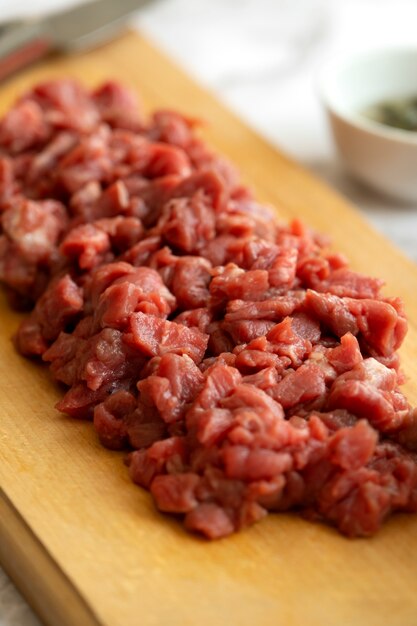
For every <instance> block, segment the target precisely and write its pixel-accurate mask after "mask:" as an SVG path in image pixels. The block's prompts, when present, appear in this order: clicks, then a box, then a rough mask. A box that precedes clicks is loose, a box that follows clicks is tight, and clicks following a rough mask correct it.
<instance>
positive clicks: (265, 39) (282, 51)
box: [0, 0, 417, 626]
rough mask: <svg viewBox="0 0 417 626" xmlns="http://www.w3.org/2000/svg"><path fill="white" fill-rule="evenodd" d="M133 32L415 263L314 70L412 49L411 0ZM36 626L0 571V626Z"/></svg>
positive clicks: (6, 4) (189, 6) (192, 0)
mask: <svg viewBox="0 0 417 626" xmlns="http://www.w3.org/2000/svg"><path fill="white" fill-rule="evenodd" d="M115 1H118V0H115ZM65 4H70V2H65V1H62V0H60V1H57V0H32V1H31V2H28V0H13V1H12V0H0V16H1V18H2V19H5V18H8V17H10V16H12V15H16V14H23V13H26V12H27V11H28V6H29V5H30V10H31V12H32V13H37V12H41V11H42V10H44V9H48V8H52V7H58V6H63V5H65ZM135 25H137V26H138V27H139V28H141V29H142V30H143V31H146V33H147V34H148V35H150V36H151V37H152V38H153V39H154V40H155V41H156V42H157V43H159V45H160V46H161V47H162V48H164V49H165V50H166V51H168V52H169V54H170V55H171V56H172V57H174V58H176V59H177V61H179V62H180V63H181V64H182V65H184V67H186V68H187V69H188V71H189V72H190V73H191V74H192V75H193V76H194V77H195V78H196V79H197V80H198V81H200V82H201V83H205V84H206V85H208V86H209V87H210V88H211V89H212V90H214V91H215V92H216V93H217V94H218V96H219V98H221V99H222V100H224V101H225V102H226V103H228V104H229V106H231V107H232V108H233V109H235V110H236V111H237V112H238V113H239V115H240V116H241V117H243V118H244V119H246V120H247V121H248V122H249V123H250V124H251V125H252V126H254V127H256V128H257V129H258V130H259V131H260V132H261V133H262V134H263V135H265V136H266V137H268V138H269V139H270V140H271V141H272V142H274V143H276V144H277V145H278V146H280V147H282V148H283V149H284V150H285V151H287V152H288V153H289V154H291V155H292V156H293V157H295V158H296V159H298V160H299V161H301V162H302V163H303V164H304V165H305V166H306V167H308V168H310V169H312V170H313V171H315V172H316V173H317V174H318V175H319V176H321V177H323V178H325V179H326V180H328V181H329V182H330V183H331V184H333V185H334V186H335V187H337V188H338V189H339V190H340V191H342V193H344V194H345V195H346V196H348V197H349V198H350V199H351V200H353V201H354V202H355V203H356V204H357V205H358V206H359V208H360V209H361V210H362V211H363V213H364V215H365V217H366V218H367V219H369V220H371V221H372V222H373V223H374V224H375V226H376V227H377V228H378V229H379V230H381V231H383V232H385V233H386V235H387V236H388V237H390V238H391V239H392V240H394V241H395V242H396V243H397V244H398V245H399V246H400V247H401V248H402V249H403V250H404V252H405V253H406V254H408V255H409V256H410V257H411V258H413V259H414V260H417V206H404V205H401V204H400V203H396V202H394V201H392V200H388V199H386V198H384V197H381V196H378V195H376V194H374V193H373V192H370V191H367V190H366V189H364V188H362V187H360V186H359V185H357V184H356V183H354V182H353V181H351V180H350V179H349V178H348V177H347V176H346V174H345V173H344V171H343V169H342V168H341V166H340V165H339V164H338V163H337V160H336V159H335V157H334V154H333V150H332V145H331V141H330V137H329V135H328V132H327V127H326V123H325V118H324V114H323V111H322V108H321V105H320V101H319V98H318V94H317V88H316V76H317V73H318V72H319V71H320V68H321V67H322V66H323V65H324V64H325V63H326V62H327V61H329V60H331V59H332V58H333V57H334V56H335V55H339V54H348V53H350V52H357V51H358V50H363V49H368V48H372V47H380V46H389V45H413V46H416V45H417V0H159V2H156V3H155V4H152V5H151V6H149V7H147V8H146V9H144V10H143V11H142V12H141V13H140V15H139V16H138V18H137V19H136V20H135ZM416 71H417V68H416ZM157 78H158V77H157V76H156V77H155V80H157ZM38 624H39V622H38V621H37V619H36V618H35V617H34V615H33V614H32V613H31V611H30V609H29V608H28V607H27V605H26V604H25V602H24V601H23V600H22V599H21V598H20V596H19V594H18V593H17V592H16V590H15V589H14V587H13V585H12V584H11V583H10V582H9V581H8V579H7V578H6V576H5V575H4V574H2V572H1V570H0V626H35V625H38ZM57 626H59V625H57Z"/></svg>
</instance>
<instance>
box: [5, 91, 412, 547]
mask: <svg viewBox="0 0 417 626" xmlns="http://www.w3.org/2000/svg"><path fill="white" fill-rule="evenodd" d="M196 126H198V122H197V121H196V120H192V119H189V118H185V117H183V116H182V115H180V114H179V113H175V112H171V111H159V112H156V113H155V114H154V115H153V117H152V118H151V120H150V121H147V120H146V119H145V118H144V116H143V115H142V113H141V111H140V109H139V108H138V105H137V100H136V97H135V95H134V94H133V93H132V92H131V91H130V90H128V89H126V88H125V87H122V86H120V85H119V84H118V83H116V82H113V81H110V82H107V83H105V84H104V85H102V86H100V87H98V88H97V89H96V90H94V91H93V92H90V91H88V90H87V89H86V88H84V87H83V86H81V85H80V84H78V83H76V82H74V81H72V80H57V81H50V82H48V83H44V84H40V85H37V86H35V87H34V88H33V89H32V90H31V91H29V92H28V93H26V94H25V95H24V96H23V97H22V98H21V99H20V100H19V101H18V102H17V103H16V104H15V106H14V107H12V109H11V110H10V111H9V112H8V113H7V114H6V116H5V117H4V118H3V119H2V120H1V121H0V215H1V218H0V225H1V230H0V279H1V281H2V283H3V285H4V286H5V288H6V290H7V294H8V296H9V298H10V301H11V302H12V304H13V305H15V306H18V307H20V308H21V307H33V308H32V312H31V313H30V315H29V316H28V317H27V318H26V319H25V320H24V321H23V322H22V323H21V325H20V328H19V330H18V332H17V334H16V337H15V343H16V346H17V348H18V350H19V351H20V352H21V353H23V354H25V355H27V356H36V357H42V359H43V360H44V361H45V362H47V363H49V364H50V370H51V373H52V375H53V376H54V378H55V379H56V380H58V381H60V382H61V383H63V384H64V385H66V386H67V388H68V389H67V392H66V394H65V396H64V397H63V398H62V400H60V402H59V403H58V405H57V408H58V409H59V410H60V411H63V412H65V413H67V414H69V415H71V416H73V417H76V418H83V419H86V418H87V419H92V420H93V423H94V428H95V430H96V431H97V434H98V437H99V439H100V441H101V442H102V443H103V445H105V446H106V447H108V448H110V449H118V450H121V449H125V450H127V451H129V454H128V457H127V464H128V465H129V472H130V475H131V477H132V480H133V481H134V482H135V483H137V484H138V485H141V486H142V487H145V488H146V489H149V490H150V492H151V494H152V497H153V499H154V501H155V504H156V506H157V507H158V508H159V509H160V510H161V511H163V512H166V513H173V514H176V515H181V516H183V517H184V523H185V526H186V528H187V529H189V530H190V531H193V532H198V533H200V534H203V535H204V536H206V537H208V538H210V539H217V538H220V537H224V536H226V535H229V534H231V533H233V532H235V531H237V530H240V529H241V528H243V527H245V526H248V525H249V524H253V523H254V522H256V521H258V520H260V519H262V517H264V516H265V515H266V514H267V512H268V511H286V510H289V509H296V510H298V511H301V512H302V513H303V514H304V515H305V516H307V517H310V518H312V519H321V520H323V521H327V522H329V523H331V524H333V525H335V526H336V527H337V528H338V529H339V530H340V531H341V532H342V533H344V534H346V535H347V536H367V535H370V534H373V533H374V532H376V531H377V530H378V528H379V527H380V526H381V524H382V522H383V521H384V520H385V519H386V518H387V516H388V515H389V514H391V513H393V512H395V511H409V512H411V511H417V457H416V451H417V410H416V409H413V408H412V407H411V406H410V405H409V403H408V401H407V400H406V398H405V397H404V395H403V394H402V392H401V390H400V385H401V384H402V383H403V381H404V375H403V374H402V372H401V370H400V369H399V357H398V354H397V350H398V348H399V347H400V345H401V343H402V340H403V339H404V336H405V333H406V330H407V321H406V316H405V313H404V310H403V306H402V303H401V301H400V300H399V299H398V298H387V297H384V296H382V295H381V293H380V289H381V287H382V281H381V280H379V279H376V278H372V277H368V276H365V275H362V274H359V273H357V272H355V271H353V270H352V269H350V268H349V264H348V261H347V260H346V259H345V257H344V256H343V255H341V254H338V253H335V252H329V248H328V245H329V242H328V240H327V239H326V238H325V237H323V236H321V235H318V234H316V233H314V232H313V231H311V230H310V229H309V228H307V227H306V226H305V225H304V224H302V223H301V222H300V221H299V220H297V219H296V220H293V221H292V222H291V223H290V224H283V223H278V222H277V221H275V219H274V218H273V215H272V213H271V210H270V209H269V208H268V207H265V206H263V205H261V204H259V203H257V202H256V201H255V199H254V198H253V195H252V193H251V192H250V191H249V189H247V188H246V187H244V186H243V185H242V184H241V183H240V181H239V176H238V174H237V172H236V170H235V169H234V168H233V166H231V165H230V164H229V163H228V162H227V161H226V160H225V159H223V158H222V157H219V156H218V155H216V154H215V153H214V152H212V151H211V150H210V149H209V148H208V147H207V146H206V145H205V144H204V142H203V141H202V140H201V139H200V138H199V137H198V135H197V133H196V130H195V129H196ZM278 184H279V183H278Z"/></svg>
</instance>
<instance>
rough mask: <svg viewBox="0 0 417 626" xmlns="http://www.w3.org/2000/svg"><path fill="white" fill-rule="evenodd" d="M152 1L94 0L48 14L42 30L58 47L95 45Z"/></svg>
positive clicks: (72, 47)
mask: <svg viewBox="0 0 417 626" xmlns="http://www.w3.org/2000/svg"><path fill="white" fill-rule="evenodd" d="M153 1H154V0H92V1H91V2H87V3H83V4H78V5H76V6H75V7H71V8H70V9H67V10H65V11H61V12H59V13H55V14H53V15H51V16H49V17H47V18H46V19H44V20H43V21H42V23H41V27H42V28H41V29H42V32H43V34H44V35H46V36H47V37H48V39H49V40H50V41H51V42H53V45H54V47H55V48H57V49H59V50H63V51H67V50H73V49H79V48H84V47H86V46H94V45H97V44H99V43H102V42H103V41H105V40H107V39H108V38H109V37H112V36H113V35H114V34H116V33H117V32H118V30H119V29H120V27H122V26H123V25H124V24H125V23H126V20H127V19H128V18H129V17H130V16H131V15H132V14H133V13H135V12H136V11H138V9H140V8H142V7H144V6H146V5H147V4H150V3H151V2H153Z"/></svg>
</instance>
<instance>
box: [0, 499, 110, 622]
mask: <svg viewBox="0 0 417 626" xmlns="http://www.w3.org/2000/svg"><path fill="white" fill-rule="evenodd" d="M0 562H1V564H2V565H3V567H4V569H5V571H6V573H7V574H8V575H9V576H10V578H11V579H12V580H13V582H14V583H15V585H16V586H17V587H18V589H19V590H20V592H21V593H22V595H23V596H24V597H25V598H26V600H27V601H28V603H29V604H30V606H31V607H32V608H33V610H34V611H35V612H36V613H37V615H38V616H39V617H40V618H41V619H42V620H43V622H44V623H45V624H47V626H101V624H102V622H100V621H99V619H98V617H97V616H96V615H94V613H93V611H92V609H91V608H90V607H89V606H88V604H87V603H86V602H85V600H84V598H83V597H82V596H81V594H80V593H79V591H78V590H77V588H76V587H75V586H74V585H73V584H72V582H71V581H70V579H69V578H68V577H67V576H66V574H65V572H64V571H63V570H62V569H61V568H60V567H59V565H58V564H57V562H56V561H54V559H53V558H52V557H51V555H50V554H49V552H48V550H47V549H46V547H45V546H44V545H42V543H41V542H40V541H39V539H38V538H37V537H36V535H35V534H34V532H33V531H32V530H31V528H30V527H29V526H28V524H27V523H26V522H25V520H24V519H23V518H22V516H21V515H20V514H19V512H18V511H17V510H16V508H15V507H14V506H13V503H12V502H11V501H10V499H9V498H8V497H7V496H6V494H5V493H4V491H3V490H2V489H1V490H0Z"/></svg>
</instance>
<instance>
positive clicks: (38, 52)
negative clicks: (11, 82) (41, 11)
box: [0, 20, 52, 81]
mask: <svg viewBox="0 0 417 626" xmlns="http://www.w3.org/2000/svg"><path fill="white" fill-rule="evenodd" d="M51 49H52V45H51V42H50V41H48V39H47V38H46V37H45V35H43V34H42V30H41V28H40V26H39V24H38V23H37V22H36V21H27V22H25V21H20V20H16V21H10V22H5V23H0V81H2V80H4V79H5V78H7V77H8V76H10V75H11V74H13V73H14V72H17V71H18V70H20V69H22V68H23V67H25V66H27V65H30V64H31V63H34V62H35V61H38V60H39V59H41V58H42V57H44V56H45V55H46V54H48V52H50V51H51Z"/></svg>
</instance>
